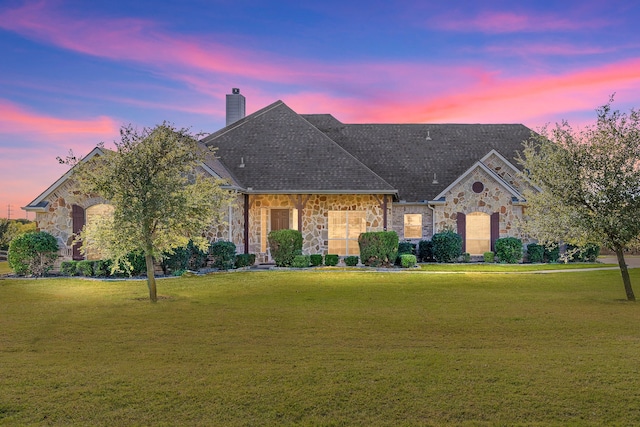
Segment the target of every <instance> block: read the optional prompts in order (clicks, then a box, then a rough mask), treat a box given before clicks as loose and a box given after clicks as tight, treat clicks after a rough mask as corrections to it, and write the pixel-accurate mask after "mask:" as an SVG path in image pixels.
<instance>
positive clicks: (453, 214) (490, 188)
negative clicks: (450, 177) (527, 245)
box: [434, 167, 522, 238]
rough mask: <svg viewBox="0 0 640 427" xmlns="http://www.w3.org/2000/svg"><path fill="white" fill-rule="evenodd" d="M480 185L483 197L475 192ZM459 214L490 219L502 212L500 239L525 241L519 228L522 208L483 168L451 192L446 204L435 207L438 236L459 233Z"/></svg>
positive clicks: (477, 169) (478, 168)
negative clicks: (475, 214) (443, 232)
mask: <svg viewBox="0 0 640 427" xmlns="http://www.w3.org/2000/svg"><path fill="white" fill-rule="evenodd" d="M476 182H480V183H482V186H483V189H482V191H480V192H479V193H477V192H476V191H474V189H473V184H474V183H476ZM458 212H461V213H464V214H469V213H472V212H483V213H486V214H489V215H491V214H492V213H494V212H499V213H500V223H499V224H500V227H499V228H500V237H518V238H522V235H521V233H520V231H519V229H518V228H517V226H516V225H517V219H519V218H521V217H522V206H520V205H519V204H517V203H515V204H514V202H513V195H512V193H511V192H510V191H509V189H508V188H506V187H505V186H504V185H503V184H501V183H500V182H498V181H496V179H495V178H493V177H492V176H491V175H489V174H488V173H487V172H486V171H485V170H483V169H482V168H480V167H477V168H476V169H474V170H473V171H472V172H471V173H469V174H468V175H466V176H465V177H464V178H463V179H462V180H461V181H460V182H458V184H457V185H455V186H454V187H453V188H451V189H450V190H449V191H448V192H447V193H446V195H445V202H444V203H443V204H441V205H437V206H436V207H435V221H434V222H435V228H436V230H435V232H436V233H437V232H441V231H443V230H446V229H453V230H455V229H456V225H457V224H456V220H457V213H458Z"/></svg>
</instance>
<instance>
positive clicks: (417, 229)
mask: <svg viewBox="0 0 640 427" xmlns="http://www.w3.org/2000/svg"><path fill="white" fill-rule="evenodd" d="M404 237H405V239H420V238H422V214H405V215H404Z"/></svg>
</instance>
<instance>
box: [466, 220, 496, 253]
mask: <svg viewBox="0 0 640 427" xmlns="http://www.w3.org/2000/svg"><path fill="white" fill-rule="evenodd" d="M465 234H466V251H467V252H469V253H470V254H471V255H482V254H484V253H485V252H489V251H490V250H491V215H489V214H486V213H484V212H471V213H469V214H467V218H466V233H465Z"/></svg>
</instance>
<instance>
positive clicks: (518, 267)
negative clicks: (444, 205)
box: [420, 263, 617, 273]
mask: <svg viewBox="0 0 640 427" xmlns="http://www.w3.org/2000/svg"><path fill="white" fill-rule="evenodd" d="M602 267H617V264H602V263H592V264H590V263H571V264H493V263H491V264H484V263H479V264H438V263H428V264H420V270H423V271H442V272H446V271H456V272H461V271H462V272H491V273H514V272H532V271H547V270H575V269H581V268H602Z"/></svg>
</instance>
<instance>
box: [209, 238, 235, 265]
mask: <svg viewBox="0 0 640 427" xmlns="http://www.w3.org/2000/svg"><path fill="white" fill-rule="evenodd" d="M209 256H210V257H211V266H212V267H214V268H217V269H219V270H230V269H232V268H233V267H234V266H235V263H236V245H235V243H233V242H228V241H226V240H218V241H217V242H214V243H212V244H211V246H209Z"/></svg>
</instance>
